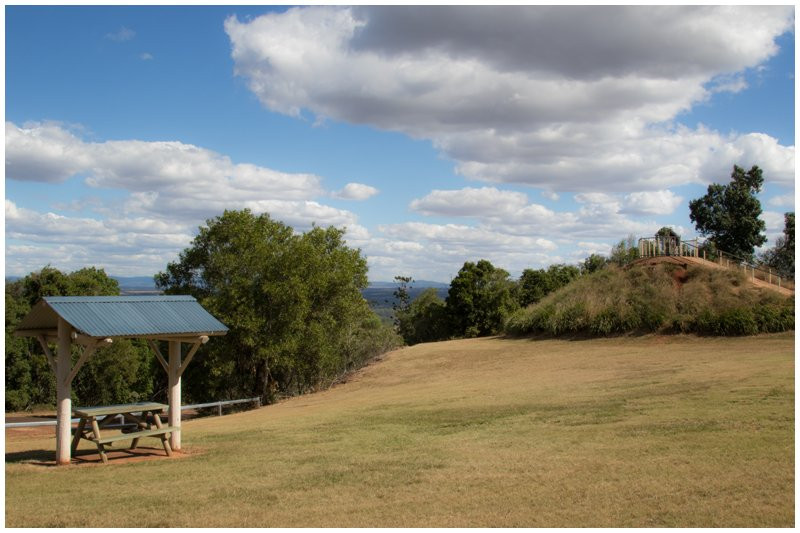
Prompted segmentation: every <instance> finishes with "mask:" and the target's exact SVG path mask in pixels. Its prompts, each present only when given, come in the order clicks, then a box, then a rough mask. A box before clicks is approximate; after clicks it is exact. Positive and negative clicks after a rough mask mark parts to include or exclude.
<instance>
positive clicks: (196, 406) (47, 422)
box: [6, 398, 261, 428]
mask: <svg viewBox="0 0 800 533" xmlns="http://www.w3.org/2000/svg"><path fill="white" fill-rule="evenodd" d="M241 403H255V404H256V405H257V406H258V407H261V398H244V399H241V400H222V401H218V402H209V403H197V404H194V405H182V406H181V411H186V410H187V409H204V408H207V407H216V408H217V416H222V407H223V406H228V405H235V404H241ZM103 418H104V417H98V420H102V419H103ZM79 420H80V419H79V418H73V419H72V420H71V422H72V423H73V424H75V423H77V422H78V421H79ZM55 425H56V420H43V421H37V422H6V427H7V428H30V427H37V426H55ZM125 425H126V424H123V423H119V424H109V425H106V426H105V427H107V428H120V427H124V426H125Z"/></svg>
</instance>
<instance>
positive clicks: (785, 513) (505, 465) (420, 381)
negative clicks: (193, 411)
mask: <svg viewBox="0 0 800 533" xmlns="http://www.w3.org/2000/svg"><path fill="white" fill-rule="evenodd" d="M182 438H183V443H184V447H185V452H186V453H185V454H184V456H183V457H180V458H174V459H166V458H165V459H154V460H147V461H142V462H129V463H117V464H114V463H113V461H112V464H111V465H109V466H98V465H94V464H86V465H79V466H71V467H61V468H55V467H47V466H41V465H38V464H34V463H35V462H36V461H35V460H33V459H31V458H32V457H36V456H37V454H38V456H41V454H42V453H44V452H43V451H45V450H46V451H48V452H49V451H52V450H54V448H55V442H54V438H53V437H52V436H48V437H40V438H33V437H31V436H30V435H27V436H19V435H18V434H16V433H12V432H11V431H7V432H6V485H5V490H6V492H5V494H6V526H11V527H19V526H29V527H38V526H93V527H101V526H112V527H123V526H131V527H157V526H184V527H188V526H200V527H220V526H251V527H259V526H260V527H267V526H317V527H320V526H351V527H353V526H387V527H390V526H461V527H468V526H531V527H535V526H726V527H756V526H778V527H781V526H783V527H786V526H793V525H794V523H795V519H794V335H793V333H790V334H773V335H765V336H758V337H746V338H698V337H691V336H666V337H664V336H646V337H639V338H623V339H600V340H591V341H567V340H545V341H532V340H520V339H516V340H508V339H496V338H495V339H473V340H462V341H452V342H443V343H436V344H421V345H417V346H414V347H412V348H405V349H402V350H398V351H395V352H392V353H390V354H387V355H386V356H385V357H384V359H383V360H382V361H380V362H377V363H375V364H373V365H371V366H369V367H367V368H366V369H364V370H363V371H362V372H361V373H360V374H358V375H357V376H355V377H354V378H353V379H351V381H350V382H348V383H345V384H342V385H339V386H337V387H335V388H333V389H331V390H328V391H326V392H322V393H318V394H313V395H308V396H303V397H298V398H294V399H291V400H288V401H285V402H282V403H280V404H277V405H273V406H268V407H264V408H262V409H259V410H255V411H249V412H244V413H239V414H234V415H229V416H225V417H221V418H217V417H213V418H205V419H198V420H193V421H188V422H186V423H185V424H184V431H183V437H182ZM151 442H153V443H155V442H157V441H151ZM154 446H155V445H154ZM82 448H83V445H82ZM87 449H88V448H87ZM162 453H163V451H162Z"/></svg>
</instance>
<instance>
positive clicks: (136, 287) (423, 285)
mask: <svg viewBox="0 0 800 533" xmlns="http://www.w3.org/2000/svg"><path fill="white" fill-rule="evenodd" d="M111 277H112V278H114V279H115V280H117V283H119V288H120V291H121V292H122V293H123V294H125V293H131V292H157V291H158V290H157V289H156V284H155V282H154V281H153V276H128V277H126V276H111ZM19 278H20V276H6V281H7V282H14V281H16V280H18V279H19ZM411 285H412V286H413V287H414V288H417V289H427V288H429V287H433V288H435V289H446V288H448V287H450V284H448V283H440V282H438V281H427V280H424V279H421V280H414V282H413V283H412V284H411ZM368 288H370V289H396V288H397V282H395V281H371V282H370V283H369V286H368Z"/></svg>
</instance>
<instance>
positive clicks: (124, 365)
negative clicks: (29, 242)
mask: <svg viewBox="0 0 800 533" xmlns="http://www.w3.org/2000/svg"><path fill="white" fill-rule="evenodd" d="M118 294H119V284H118V283H117V281H116V280H115V279H113V278H110V277H109V276H107V275H106V273H105V271H104V270H102V269H97V268H94V267H88V268H82V269H80V270H76V271H74V272H71V273H69V274H65V273H63V272H61V271H60V270H58V269H56V268H53V267H51V266H46V267H44V268H43V269H42V270H40V271H39V272H31V273H30V274H28V275H27V276H25V277H24V278H21V279H19V280H17V281H15V282H13V283H7V284H6V380H5V385H6V410H14V411H18V410H24V409H30V408H31V407H33V406H36V405H47V404H52V403H54V402H55V394H56V392H55V376H54V375H53V371H52V370H51V369H50V366H49V365H48V363H47V360H46V358H45V355H44V353H43V352H42V349H41V347H40V346H39V344H38V343H37V342H36V341H34V340H33V339H30V338H27V337H25V338H20V337H15V336H14V335H13V332H14V329H15V328H16V326H17V324H19V322H20V321H21V320H22V318H23V317H24V316H25V315H26V314H27V313H28V311H30V308H31V306H32V305H33V304H35V303H36V302H37V301H39V300H40V299H41V298H42V297H44V296H116V295H118ZM73 350H74V353H73V357H75V358H77V356H78V348H77V347H74V348H73ZM162 374H163V372H161V371H160V369H156V368H155V363H154V360H153V355H152V354H151V353H150V351H149V348H147V346H146V345H145V344H144V343H143V342H141V341H129V340H124V339H118V340H116V341H115V342H114V343H113V344H112V345H111V346H109V347H106V348H103V349H102V350H98V351H97V352H96V353H95V354H94V355H93V356H92V358H91V359H89V360H88V361H87V362H86V364H85V365H84V367H83V368H82V369H81V371H80V372H79V373H78V374H77V376H76V377H75V381H74V382H73V386H72V390H73V395H74V399H75V401H76V402H77V403H80V404H84V405H95V404H101V403H102V404H112V403H125V402H131V401H139V400H146V399H151V398H152V397H153V394H154V391H157V390H159V386H160V384H161V382H162V381H165V378H164V377H163V376H162Z"/></svg>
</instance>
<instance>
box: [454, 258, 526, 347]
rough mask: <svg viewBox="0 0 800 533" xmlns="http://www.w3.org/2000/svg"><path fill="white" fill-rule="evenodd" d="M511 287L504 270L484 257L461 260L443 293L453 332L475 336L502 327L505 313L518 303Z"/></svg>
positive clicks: (486, 333)
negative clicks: (477, 259)
mask: <svg viewBox="0 0 800 533" xmlns="http://www.w3.org/2000/svg"><path fill="white" fill-rule="evenodd" d="M512 290H513V283H512V282H511V281H510V280H509V279H508V272H506V271H505V270H503V269H501V268H495V267H494V265H492V264H491V263H490V262H489V261H486V260H485V259H481V260H480V261H478V262H477V263H472V262H469V261H468V262H466V263H464V266H463V267H461V270H459V271H458V275H457V276H456V277H455V278H454V279H453V281H452V282H451V283H450V290H449V291H448V293H447V300H446V306H447V314H448V316H449V319H450V323H451V327H452V331H453V333H454V334H455V335H461V336H465V337H479V336H484V335H494V334H496V333H498V332H500V331H502V329H503V325H504V322H505V319H506V317H507V316H508V315H509V314H510V313H511V312H513V311H514V310H516V309H517V307H518V304H517V302H516V300H515V298H514V296H513V293H512Z"/></svg>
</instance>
